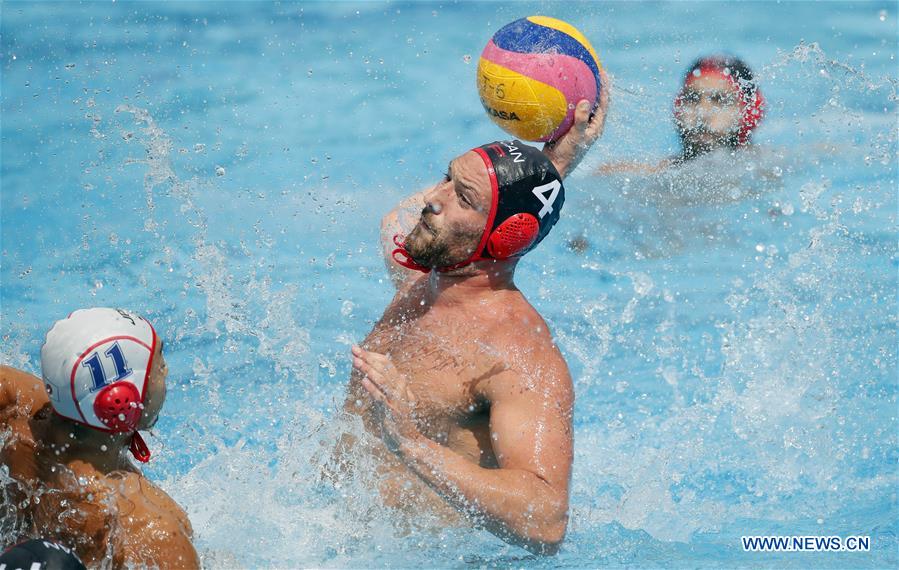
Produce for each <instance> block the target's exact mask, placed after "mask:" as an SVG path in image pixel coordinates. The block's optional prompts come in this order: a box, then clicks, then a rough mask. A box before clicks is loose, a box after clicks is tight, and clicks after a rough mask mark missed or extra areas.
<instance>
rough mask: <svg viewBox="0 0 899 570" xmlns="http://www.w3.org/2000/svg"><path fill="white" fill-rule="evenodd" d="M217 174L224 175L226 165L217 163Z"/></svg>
mask: <svg viewBox="0 0 899 570" xmlns="http://www.w3.org/2000/svg"><path fill="white" fill-rule="evenodd" d="M215 175H216V176H224V175H225V167H223V166H218V165H216V167H215Z"/></svg>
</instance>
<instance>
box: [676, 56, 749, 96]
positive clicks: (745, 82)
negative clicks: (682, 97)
mask: <svg viewBox="0 0 899 570" xmlns="http://www.w3.org/2000/svg"><path fill="white" fill-rule="evenodd" d="M703 67H714V68H715V69H719V70H721V71H723V70H725V69H727V70H728V71H730V75H731V76H732V77H733V78H734V79H736V80H737V83H739V84H740V90H741V91H742V92H743V97H744V98H746V99H752V97H753V96H754V95H755V92H756V90H757V89H758V84H757V83H756V81H755V77H754V76H753V74H752V70H751V69H750V68H749V66H748V65H747V64H746V62H745V61H743V60H742V59H740V58H739V57H737V56H735V55H724V54H716V55H707V56H703V57H700V58H699V59H697V60H696V61H694V62H693V65H691V66H690V68H689V69H688V70H687V73H686V74H684V82H686V80H687V79H688V78H689V77H690V76H691V75H693V74H694V73H696V71H697V70H699V69H702V68H703Z"/></svg>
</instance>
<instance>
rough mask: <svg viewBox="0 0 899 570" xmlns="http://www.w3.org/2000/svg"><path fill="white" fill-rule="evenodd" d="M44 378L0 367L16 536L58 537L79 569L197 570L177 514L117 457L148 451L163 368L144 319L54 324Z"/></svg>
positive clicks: (90, 318)
mask: <svg viewBox="0 0 899 570" xmlns="http://www.w3.org/2000/svg"><path fill="white" fill-rule="evenodd" d="M41 371H42V375H43V381H41V379H39V378H36V377H34V376H32V375H30V374H27V373H25V372H22V371H20V370H16V369H14V368H10V367H7V366H3V367H0V421H2V425H3V426H4V430H5V431H6V432H7V434H6V435H5V436H4V438H3V440H2V448H0V461H2V463H3V465H5V466H6V468H7V469H9V475H10V476H11V477H12V479H13V480H14V481H15V484H14V485H10V486H9V487H8V489H7V492H9V493H11V494H12V496H13V497H15V502H16V504H19V505H25V506H24V507H20V508H19V509H18V511H17V520H16V521H15V523H14V524H15V525H16V527H17V528H19V529H21V530H20V534H22V536H23V537H42V538H46V539H53V540H59V541H60V542H61V543H63V544H66V545H68V546H69V547H71V548H72V549H73V550H74V551H75V552H76V553H77V555H78V556H79V557H80V558H81V560H83V561H84V562H85V563H86V564H87V565H88V566H100V565H102V566H107V565H111V566H113V567H116V568H119V567H123V566H129V567H154V568H155V567H159V568H197V567H198V566H199V561H198V558H197V554H196V551H195V550H194V548H193V546H192V545H191V542H190V536H191V527H190V523H189V521H188V520H187V516H186V515H185V513H184V511H183V510H182V509H181V508H180V507H179V506H178V505H177V504H176V503H175V502H174V501H173V500H172V499H171V498H170V497H169V496H168V495H166V494H165V493H164V492H163V491H162V490H161V489H159V488H158V487H156V486H155V485H153V484H152V483H150V482H149V481H148V480H147V479H145V478H144V477H143V475H142V474H141V472H140V471H139V470H138V469H137V468H136V467H135V466H134V465H133V464H132V463H131V461H130V460H129V459H128V458H127V455H126V454H127V452H129V451H130V453H131V454H132V455H133V456H134V457H135V458H136V459H137V460H138V461H141V462H146V461H147V460H149V458H150V451H149V449H148V448H147V446H146V444H145V443H144V441H143V439H142V438H141V436H140V433H139V430H145V429H148V428H149V427H151V426H152V425H153V424H154V423H155V422H156V419H157V417H158V415H159V411H160V409H161V408H162V404H163V401H164V399H165V378H166V374H167V373H168V369H167V368H166V365H165V359H164V358H163V355H162V341H161V340H160V339H159V338H158V337H157V336H156V331H155V330H154V329H153V327H152V326H151V325H150V323H149V322H147V321H146V320H144V319H143V318H141V317H140V316H138V315H136V314H133V313H129V312H127V311H123V310H120V309H105V308H95V309H83V310H79V311H75V312H74V313H72V314H71V315H69V316H68V317H67V318H65V319H62V320H61V321H58V322H57V323H56V324H54V325H53V328H51V329H50V332H48V333H47V338H46V341H45V342H44V345H43V346H42V347H41Z"/></svg>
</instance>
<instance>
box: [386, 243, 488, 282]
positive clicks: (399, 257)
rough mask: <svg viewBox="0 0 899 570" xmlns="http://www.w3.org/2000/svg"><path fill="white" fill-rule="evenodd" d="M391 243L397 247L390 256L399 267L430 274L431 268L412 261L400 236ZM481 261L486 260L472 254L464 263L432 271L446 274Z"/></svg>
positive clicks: (476, 254) (477, 254)
mask: <svg viewBox="0 0 899 570" xmlns="http://www.w3.org/2000/svg"><path fill="white" fill-rule="evenodd" d="M393 243H395V244H396V245H397V246H398V247H397V248H396V249H394V250H393V251H392V252H391V254H390V255H391V256H392V257H393V260H394V261H395V262H397V263H398V264H399V265H402V266H403V267H405V268H406V269H411V270H413V271H420V272H422V273H430V272H431V269H432V268H431V267H427V266H425V265H421V264H420V263H416V262H415V260H414V259H412V255H411V254H410V253H409V250H407V249H406V244H405V242H404V241H403V236H401V235H400V234H396V235H395V236H393ZM483 259H488V258H486V257H483V256H481V255H480V254H479V253H474V254H472V256H471V257H469V258H468V259H466V260H465V261H462V262H459V263H454V264H453V265H445V266H443V267H434V268H433V269H436V270H437V272H438V273H446V272H447V271H453V270H454V269H460V268H462V267H465V266H466V265H471V264H472V263H474V262H475V261H481V260H483Z"/></svg>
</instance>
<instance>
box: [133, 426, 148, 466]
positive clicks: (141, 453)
mask: <svg viewBox="0 0 899 570" xmlns="http://www.w3.org/2000/svg"><path fill="white" fill-rule="evenodd" d="M128 451H130V452H131V455H133V456H134V458H135V459H137V460H138V461H140V462H141V463H146V462H148V461H150V447H149V446H148V445H147V442H145V441H144V438H143V437H141V435H140V432H137V431H136V432H134V435H132V436H131V445H129V446H128Z"/></svg>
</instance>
